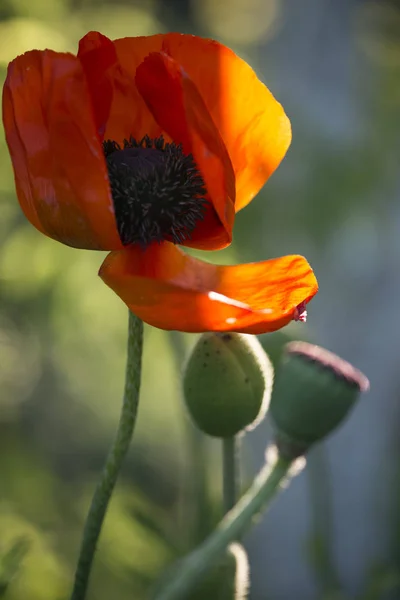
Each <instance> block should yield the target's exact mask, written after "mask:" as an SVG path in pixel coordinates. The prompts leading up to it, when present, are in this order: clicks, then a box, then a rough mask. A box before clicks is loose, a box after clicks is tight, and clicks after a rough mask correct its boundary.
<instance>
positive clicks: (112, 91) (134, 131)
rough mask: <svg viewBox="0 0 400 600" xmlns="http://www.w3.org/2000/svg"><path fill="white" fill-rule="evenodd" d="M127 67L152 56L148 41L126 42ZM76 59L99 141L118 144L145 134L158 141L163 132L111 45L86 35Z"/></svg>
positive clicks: (94, 34) (102, 38)
mask: <svg viewBox="0 0 400 600" xmlns="http://www.w3.org/2000/svg"><path fill="white" fill-rule="evenodd" d="M129 39H130V40H132V43H131V60H130V66H132V65H136V66H138V65H139V64H140V62H142V61H143V59H144V58H145V56H146V55H147V54H148V53H149V52H151V48H152V44H151V43H150V46H149V44H148V41H147V40H151V37H150V38H148V37H137V38H129ZM78 58H79V60H80V61H81V62H82V66H83V68H84V71H85V74H86V77H87V80H88V84H89V90H90V95H91V97H92V103H93V106H94V112H95V115H96V122H97V126H98V131H99V134H100V136H101V137H102V139H103V138H104V139H111V140H114V141H116V142H118V143H120V144H121V143H122V141H123V140H124V139H125V138H126V139H129V137H130V136H131V135H133V137H135V138H136V139H137V140H140V139H141V138H142V137H143V136H145V135H146V134H147V135H149V136H150V137H152V138H153V137H158V136H159V135H161V133H162V131H161V129H160V127H159V125H158V124H157V123H156V122H155V120H154V118H153V116H152V114H151V112H150V111H149V109H148V108H147V106H146V103H145V102H144V100H143V98H142V96H141V95H140V94H139V92H138V90H137V88H136V84H135V72H136V67H135V68H134V70H133V71H132V69H130V70H126V68H125V67H124V66H123V65H121V64H120V61H119V57H118V55H117V52H116V48H115V46H114V43H113V42H112V41H111V40H109V39H108V38H107V37H106V36H105V35H102V34H101V33H98V32H97V31H91V32H89V33H88V34H86V35H85V36H84V37H83V38H82V39H81V40H80V42H79V52H78Z"/></svg>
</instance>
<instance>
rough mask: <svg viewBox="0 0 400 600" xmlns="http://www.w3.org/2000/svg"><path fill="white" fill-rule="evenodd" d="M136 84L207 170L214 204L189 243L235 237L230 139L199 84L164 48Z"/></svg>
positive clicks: (204, 244) (205, 245)
mask: <svg viewBox="0 0 400 600" xmlns="http://www.w3.org/2000/svg"><path fill="white" fill-rule="evenodd" d="M136 85H137V87H138V89H139V92H140V93H141V94H142V96H143V98H144V100H145V101H146V103H147V106H148V107H149V109H150V110H151V112H152V114H153V115H154V118H155V119H156V121H157V123H158V124H159V125H160V127H161V128H162V129H163V130H164V131H166V132H167V134H168V135H169V136H170V137H171V138H172V139H173V140H174V141H175V142H177V143H181V144H182V145H183V150H184V152H185V153H186V154H193V157H194V159H195V161H196V164H197V166H198V168H199V170H200V172H201V174H202V175H203V178H204V180H205V184H206V188H207V191H208V196H207V197H208V199H209V200H210V202H211V208H210V209H209V210H208V211H207V213H206V216H205V219H204V221H202V222H200V223H199V224H198V225H197V226H196V229H195V230H194V231H193V233H192V238H191V240H190V241H188V242H186V243H185V245H187V246H192V247H195V248H202V249H207V250H217V249H219V248H222V247H224V246H226V245H228V244H229V243H230V242H231V239H232V227H233V221H234V202H235V177H234V174H233V170H232V164H231V161H230V158H229V155H228V153H227V151H226V148H225V145H224V143H223V141H222V139H221V136H220V135H219V132H218V129H217V128H216V126H215V124H214V122H213V120H212V118H211V117H210V114H209V112H208V110H207V108H206V106H205V104H204V102H203V100H202V97H201V95H200V94H199V92H198V90H197V88H196V86H195V85H194V83H193V82H192V81H191V79H190V78H189V77H188V76H187V74H186V73H185V72H184V70H183V69H182V67H181V66H180V65H179V64H178V63H177V62H176V61H175V60H173V59H172V58H170V57H169V56H167V55H166V54H164V53H152V54H150V55H149V56H148V57H147V58H146V59H145V60H144V61H143V62H142V64H141V65H139V67H138V68H137V71H136Z"/></svg>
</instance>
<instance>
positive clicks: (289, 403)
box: [270, 342, 369, 458]
mask: <svg viewBox="0 0 400 600" xmlns="http://www.w3.org/2000/svg"><path fill="white" fill-rule="evenodd" d="M368 389H369V381H368V379H367V378H366V377H365V375H363V374H362V373H361V372H360V371H358V370H357V369H355V368H354V367H353V366H352V365H351V364H350V363H348V362H346V361H344V360H343V359H341V358H339V356H336V355H335V354H332V352H329V351H328V350H325V349H324V348H320V347H319V346H314V345H312V344H308V343H307V342H291V343H290V344H288V345H287V346H286V351H285V355H284V357H283V360H282V363H281V366H280V368H279V370H278V373H277V377H276V383H275V387H274V391H273V394H272V400H271V408H270V414H271V418H272V422H273V425H274V427H275V432H276V443H277V446H278V449H279V451H280V452H281V454H282V455H284V456H285V457H287V458H296V457H297V456H300V455H301V454H304V453H305V452H306V451H307V450H308V449H309V447H310V446H311V445H312V444H313V443H315V442H317V441H318V440H321V439H322V438H323V437H325V436H326V435H328V434H329V433H330V432H331V431H332V430H333V429H334V428H335V427H337V426H338V425H339V423H340V422H341V421H342V420H343V419H344V418H345V417H346V416H347V414H348V413H349V411H350V409H351V408H352V407H353V405H354V403H355V402H356V400H357V398H358V395H359V393H360V392H365V391H367V390H368Z"/></svg>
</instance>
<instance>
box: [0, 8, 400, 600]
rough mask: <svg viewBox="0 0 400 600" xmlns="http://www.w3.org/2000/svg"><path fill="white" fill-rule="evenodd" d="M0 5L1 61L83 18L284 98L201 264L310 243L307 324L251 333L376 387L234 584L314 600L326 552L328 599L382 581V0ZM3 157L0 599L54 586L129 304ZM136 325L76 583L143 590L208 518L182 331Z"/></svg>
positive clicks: (399, 544)
mask: <svg viewBox="0 0 400 600" xmlns="http://www.w3.org/2000/svg"><path fill="white" fill-rule="evenodd" d="M0 19H1V21H0V71H1V76H2V77H4V76H5V72H6V66H7V63H8V62H9V61H10V60H11V59H13V58H14V57H15V56H16V55H17V54H20V53H22V52H24V51H25V50H28V49H31V48H46V47H49V48H53V49H55V50H60V51H71V52H76V49H77V43H78V40H79V38H80V37H81V36H82V35H84V34H85V33H86V32H87V31H88V30H91V29H97V30H100V31H102V32H103V33H104V34H106V35H108V36H110V37H122V36H134V35H147V34H152V33H158V32H164V31H181V32H188V33H197V34H200V35H205V36H209V37H215V38H217V39H218V40H220V41H222V42H224V43H226V44H227V45H229V46H231V47H232V48H234V49H235V51H236V52H237V53H239V54H240V55H241V56H242V57H243V58H245V59H246V60H248V61H249V62H250V63H251V64H252V66H253V67H254V68H255V69H256V71H257V73H258V74H259V76H260V77H261V79H263V80H264V81H265V82H266V83H267V85H268V86H269V87H270V89H271V90H272V91H273V93H274V95H275V96H276V97H277V98H278V99H279V100H280V101H281V102H282V103H283V105H284V107H285V109H286V111H287V113H288V114H289V116H290V118H291V120H292V125H293V136H294V137H293V144H292V147H291V149H290V151H289V154H288V156H287V158H286V159H285V161H284V162H283V164H282V165H281V167H280V169H279V170H278V172H277V173H276V174H275V175H274V176H273V178H272V179H271V180H270V181H269V182H268V184H267V186H266V187H265V189H264V190H263V191H262V192H261V193H260V195H259V197H258V198H257V199H256V200H255V201H254V202H253V203H252V204H251V205H250V206H249V207H247V208H246V209H245V210H244V211H243V212H241V213H240V214H239V215H238V218H237V221H236V225H235V237H234V243H233V244H232V246H231V247H230V248H229V249H227V250H225V251H223V252H221V253H216V254H213V255H212V256H206V259H207V260H214V261H216V262H221V263H234V262H244V261H252V260H259V259H263V258H267V257H273V256H279V255H282V254H290V253H300V254H304V255H305V256H307V258H308V259H309V261H310V262H311V264H312V266H313V267H314V270H315V271H316V274H317V277H318V279H319V283H320V293H319V295H318V296H317V297H316V299H315V300H314V301H313V302H312V304H311V305H310V306H309V322H308V323H307V325H305V326H304V325H302V324H293V325H290V326H289V327H288V328H287V329H286V330H285V333H278V334H274V335H272V336H265V337H264V339H263V343H264V344H265V345H266V347H268V348H270V347H272V352H273V355H274V357H275V356H277V355H278V354H279V349H280V347H281V345H282V343H284V341H285V340H286V339H288V338H290V337H292V338H295V339H296V338H297V339H298V338H306V339H310V340H312V341H315V342H317V343H319V344H321V345H324V346H326V347H328V348H329V349H331V350H333V351H335V352H337V353H339V354H341V355H342V356H343V357H344V358H346V359H348V360H351V361H352V362H354V364H356V366H358V367H359V368H361V369H362V370H364V371H365V372H366V374H367V375H368V376H369V377H370V379H371V384H372V391H371V393H370V394H369V395H368V396H366V397H365V398H363V399H362V401H361V403H360V404H359V406H358V407H357V408H356V410H355V411H354V412H353V414H352V416H351V418H350V420H349V421H348V422H347V423H346V425H345V426H344V427H343V428H342V429H341V430H340V431H339V432H337V433H336V434H335V435H334V436H332V438H331V439H330V440H329V441H328V443H327V444H324V447H323V448H322V447H321V448H319V449H317V450H316V451H315V452H314V453H312V454H311V456H310V461H309V464H310V466H309V467H308V468H307V471H306V472H305V473H304V474H303V475H302V476H301V477H299V478H298V479H297V480H296V481H295V482H294V483H293V485H292V486H291V487H290V488H289V490H287V491H286V492H285V495H284V496H282V498H280V500H279V501H278V502H277V503H276V505H275V506H274V507H273V510H272V513H270V514H269V515H268V516H267V517H266V519H264V520H263V521H262V522H261V523H260V524H259V526H258V528H257V529H256V530H255V531H254V533H253V534H251V535H250V536H248V538H247V539H246V543H247V547H248V551H249V555H250V565H251V571H252V582H253V588H252V596H251V598H252V599H253V600H265V599H271V600H294V599H296V600H313V599H317V598H318V599H319V598H328V595H327V593H325V592H327V589H326V586H325V584H324V574H326V571H327V562H328V563H331V564H330V565H328V568H331V567H332V565H333V568H334V569H335V571H336V574H335V578H337V579H338V581H339V582H340V587H341V588H342V591H343V594H347V596H346V597H349V598H359V599H361V598H363V599H364V600H374V599H377V600H378V599H381V598H383V599H385V598H392V599H394V600H396V598H400V586H399V579H400V568H399V561H400V520H399V517H400V496H399V475H400V469H399V456H400V454H399V451H400V447H399V446H400V445H399V433H398V432H399V426H400V402H399V400H400V399H399V391H400V376H399V364H400V359H399V352H398V347H399V339H400V318H399V309H398V298H399V297H400V276H399V256H400V204H399V202H398V197H399V189H400V186H399V184H400V178H399V169H398V157H399V150H400V136H399V132H400V109H399V106H400V8H399V6H398V3H397V2H395V1H393V2H386V1H380V2H371V1H364V0H335V1H332V0H219V1H218V2H217V1H215V0H191V1H190V0H174V1H173V0H168V1H167V0H164V1H163V0H148V1H144V0H143V2H135V1H133V0H131V1H129V0H126V1H125V2H122V1H119V2H115V1H112V0H108V1H107V0H104V1H93V0H51V2H50V1H49V0H35V2H33V1H32V0H0ZM0 153H1V160H0V211H1V213H0V214H1V217H0V557H3V558H2V559H0V565H1V570H0V597H1V596H2V594H4V596H5V597H6V598H7V599H8V600H22V599H29V600H55V599H60V600H61V599H62V598H67V597H68V592H69V589H70V584H71V580H72V576H73V569H74V566H75V560H76V557H77V553H78V547H79V540H80V535H81V532H82V526H83V521H84V517H85V514H86V511H87V508H88V503H89V500H90V497H91V494H92V491H93V487H94V485H95V482H96V480H97V477H98V475H99V473H100V470H101V468H102V464H103V461H104V458H105V454H106V452H107V448H108V446H109V444H110V442H111V439H112V437H113V433H114V431H115V428H116V423H117V419H118V413H119V409H120V402H121V396H122V390H123V376H124V366H125V344H126V328H127V311H126V308H125V306H124V305H123V304H122V302H121V301H120V300H119V299H118V298H117V297H116V296H115V295H114V294H113V293H112V292H111V290H109V289H108V288H106V287H105V286H104V284H103V283H102V282H101V281H100V279H99V278H98V277H97V275H96V273H97V270H98V267H99V266H100V264H101V262H102V259H103V257H102V255H101V254H99V253H91V252H81V251H77V250H73V249H70V248H67V247H64V246H62V245H60V244H57V243H56V242H53V241H51V240H50V239H47V238H45V237H44V236H41V235H40V234H39V233H38V232H37V231H36V230H35V229H34V228H33V227H32V226H31V225H30V224H29V223H27V222H26V221H25V219H24V217H23V216H22V213H21V211H20V209H19V206H18V203H17V200H16V197H15V192H14V182H13V176H12V169H11V163H10V160H9V157H8V152H7V149H6V145H5V142H4V136H1V139H0ZM145 333H146V339H145V355H144V379H143V387H142V397H141V405H140V412H139V419H138V424H137V430H136V436H135V440H134V443H133V446H132V449H131V452H130V455H129V458H128V460H127V462H126V465H125V468H124V471H123V474H122V477H121V479H120V481H119V484H118V488H117V491H116V493H115V496H114V499H113V502H112V506H111V509H110V512H109V514H108V518H107V522H106V526H105V529H104V531H103V534H102V538H101V543H100V547H99V552H98V556H97V560H96V564H95V568H94V571H93V577H92V585H91V589H90V594H89V597H88V598H89V600H109V599H110V598H114V597H115V598H118V599H119V600H125V599H126V600H128V599H129V600H132V599H133V598H135V599H136V600H142V599H144V598H146V590H148V589H149V586H151V585H152V583H153V582H154V579H155V578H157V576H158V575H159V574H160V573H161V572H162V571H163V569H164V568H165V567H166V566H167V565H169V564H170V563H171V562H172V561H173V560H175V559H176V558H177V557H178V556H180V555H182V554H183V553H185V552H187V551H188V549H190V548H191V547H193V545H194V544H196V542H198V541H199V540H201V539H202V538H203V537H204V536H205V535H206V534H207V532H208V531H210V528H212V526H213V525H214V524H215V522H216V519H218V518H219V516H220V514H221V506H220V472H219V447H218V444H217V443H216V442H211V441H209V440H204V439H203V438H202V437H201V436H200V435H199V434H197V432H196V431H194V429H193V428H192V426H191V424H190V423H189V420H188V418H187V416H186V414H185V411H184V409H183V406H182V398H181V391H180V371H181V368H182V363H183V359H184V357H185V355H186V354H187V351H188V349H189V348H190V346H191V345H192V344H193V342H194V339H195V336H192V335H182V334H178V333H171V334H167V333H164V332H161V331H158V330H155V329H150V328H146V332H145ZM268 441H269V428H268V423H266V424H263V425H262V426H260V427H259V428H258V429H257V430H256V431H255V432H254V433H252V434H250V435H248V436H247V437H246V440H245V443H244V447H243V467H244V480H245V484H248V483H249V481H250V480H251V478H252V476H253V474H254V472H255V469H256V468H257V466H259V465H260V464H261V461H262V460H263V454H264V449H265V447H266V445H267V443H268ZM16 542H17V543H18V544H19V546H18V547H17V548H14V551H15V553H16V554H19V553H20V552H21V554H22V553H23V552H22V550H23V548H22V545H23V544H25V543H26V544H27V545H28V553H27V554H26V556H25V558H24V560H23V564H22V568H21V570H20V572H19V573H17V575H16V576H15V578H14V579H13V581H12V583H11V585H10V586H9V587H8V589H7V590H6V589H4V585H3V587H2V583H1V581H2V579H1V578H2V577H3V579H4V578H6V576H7V573H5V571H7V565H8V563H9V562H10V556H7V552H9V551H10V549H11V551H13V544H14V543H16ZM11 563H12V560H11ZM344 597H345V595H343V598H344ZM204 600H207V599H204ZM211 600H213V599H211Z"/></svg>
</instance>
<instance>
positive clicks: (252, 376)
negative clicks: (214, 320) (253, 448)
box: [183, 333, 273, 438]
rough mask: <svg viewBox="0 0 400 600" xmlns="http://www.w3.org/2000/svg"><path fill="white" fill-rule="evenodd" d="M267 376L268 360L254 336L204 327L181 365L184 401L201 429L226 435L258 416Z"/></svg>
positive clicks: (263, 402) (268, 389) (263, 409)
mask: <svg viewBox="0 0 400 600" xmlns="http://www.w3.org/2000/svg"><path fill="white" fill-rule="evenodd" d="M272 381H273V369H272V366H271V363H270V361H269V359H268V357H267V355H266V354H265V352H264V350H263V349H262V347H261V345H260V343H259V342H258V340H257V339H256V338H254V337H253V336H251V335H246V334H240V333H205V334H203V335H202V336H201V337H200V338H199V340H198V341H197V344H196V345H195V347H194V349H193V351H192V353H191V356H190V357H189V360H188V363H187V365H186V369H185V373H184V381H183V384H184V395H185V401H186V405H187V407H188V410H189V412H190V414H191V416H192V418H193V420H194V422H195V424H196V425H197V426H198V427H199V428H200V429H201V430H202V431H204V432H205V433H207V434H209V435H212V436H216V437H221V438H225V437H231V436H234V435H236V434H237V433H239V432H240V431H242V430H244V429H246V428H248V427H249V426H255V425H256V424H257V423H258V422H259V421H260V420H261V419H262V418H263V416H264V415H265V412H266V410H267V407H268V404H269V400H270V395H271V387H272Z"/></svg>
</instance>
